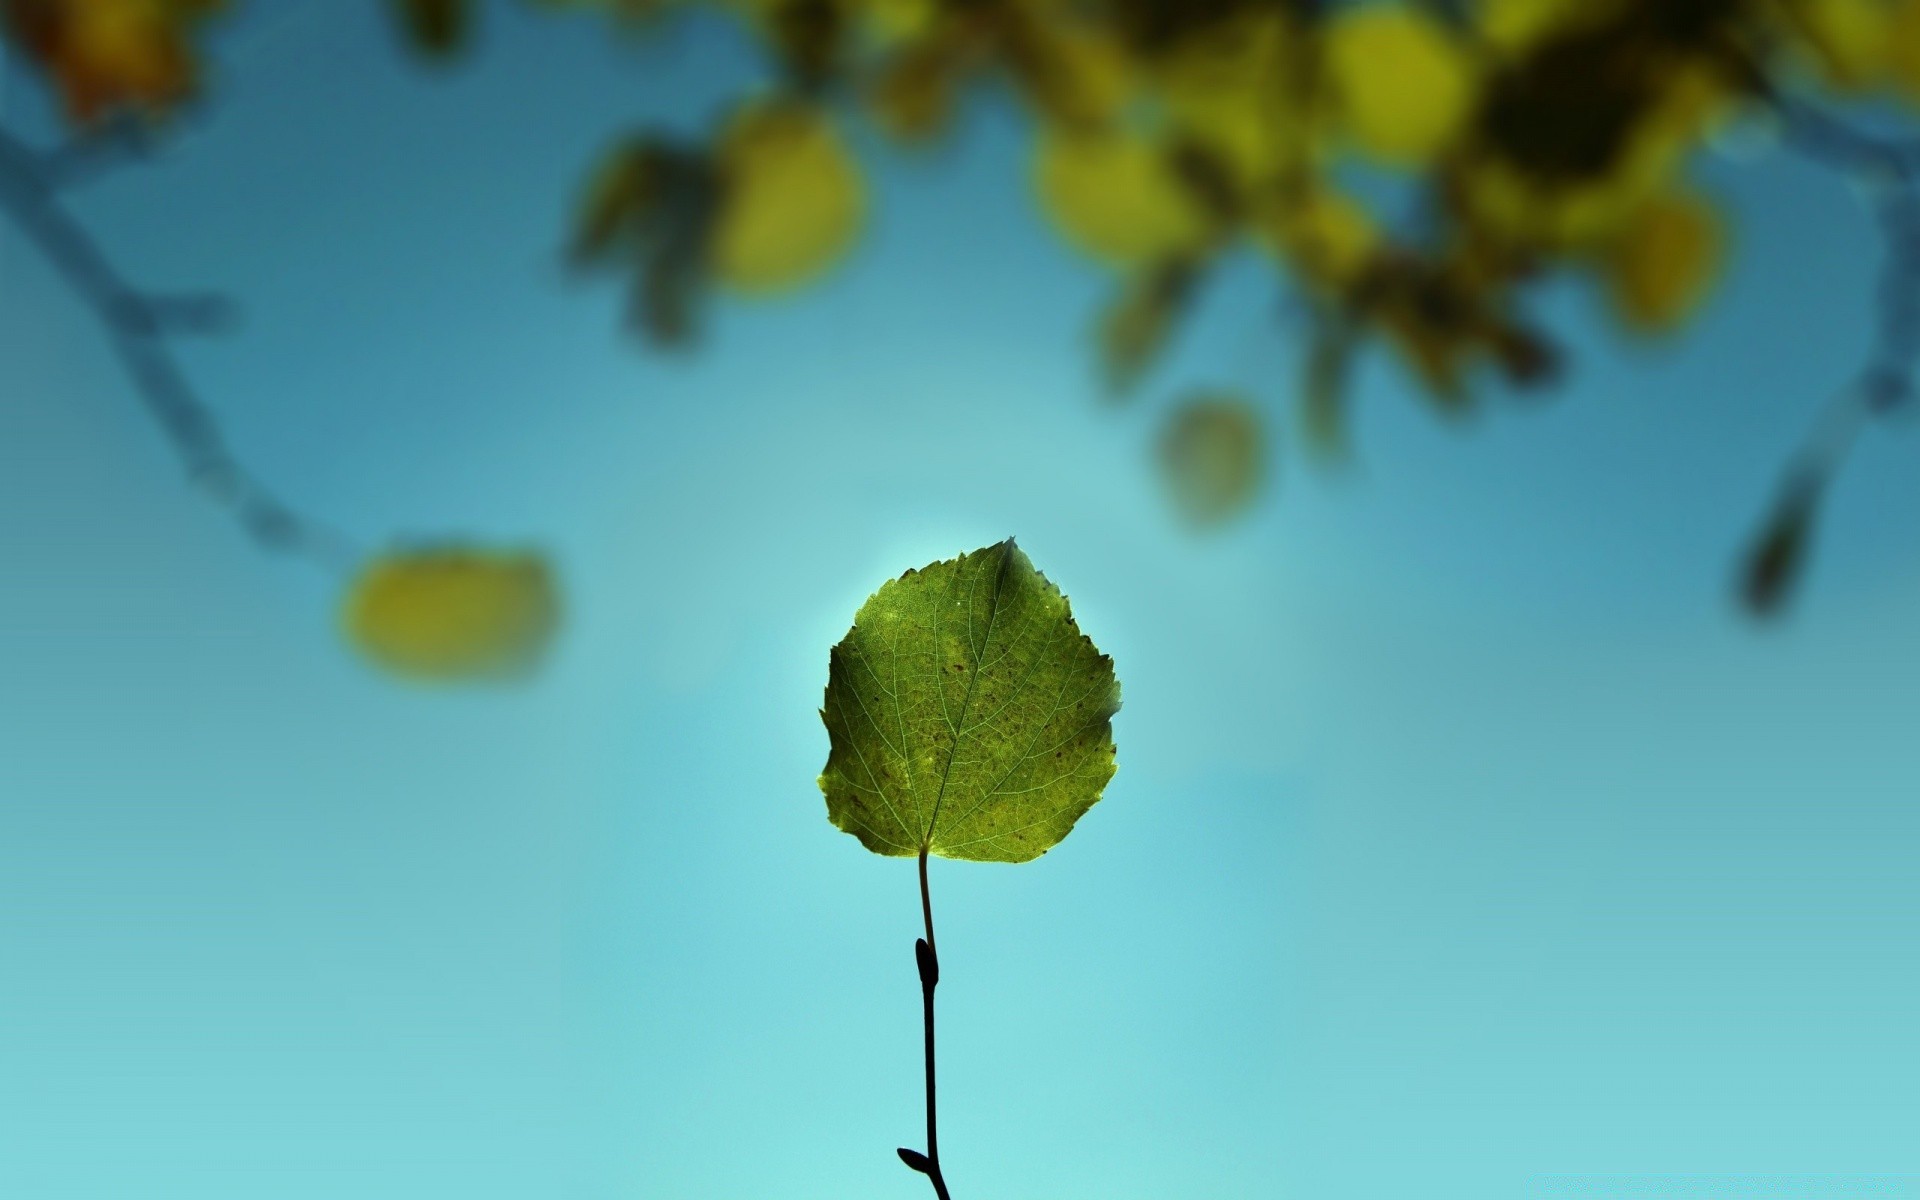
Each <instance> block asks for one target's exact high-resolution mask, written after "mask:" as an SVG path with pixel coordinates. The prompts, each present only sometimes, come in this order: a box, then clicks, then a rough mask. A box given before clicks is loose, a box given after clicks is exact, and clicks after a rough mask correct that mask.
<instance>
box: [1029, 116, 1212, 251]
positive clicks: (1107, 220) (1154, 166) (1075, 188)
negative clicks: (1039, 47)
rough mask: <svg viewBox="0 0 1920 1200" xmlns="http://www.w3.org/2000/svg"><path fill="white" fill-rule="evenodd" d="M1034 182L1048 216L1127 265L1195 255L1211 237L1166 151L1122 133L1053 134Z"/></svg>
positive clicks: (1086, 246)
mask: <svg viewBox="0 0 1920 1200" xmlns="http://www.w3.org/2000/svg"><path fill="white" fill-rule="evenodd" d="M1035 174H1036V179H1037V183H1038V186H1039V189H1040V197H1041V200H1042V201H1043V202H1044V203H1045V205H1046V208H1047V212H1048V213H1049V214H1050V215H1051V216H1052V217H1053V219H1054V221H1056V222H1057V223H1058V224H1059V226H1060V228H1061V229H1062V230H1064V231H1065V232H1066V235H1067V237H1068V238H1069V239H1071V240H1072V241H1073V243H1074V244H1075V245H1077V246H1079V247H1080V248H1081V249H1083V250H1085V251H1086V252H1087V253H1089V254H1092V255H1094V256H1095V257H1098V258H1102V259H1105V260H1107V261H1108V262H1112V263H1116V264H1119V265H1122V266H1132V265H1137V264H1141V263H1147V262H1153V261H1156V260H1160V259H1165V258H1169V257H1176V256H1181V255H1186V254H1190V253H1193V252H1195V251H1197V250H1199V249H1200V248H1201V247H1203V246H1204V245H1205V244H1206V242H1207V241H1208V239H1209V237H1210V236H1211V233H1212V224H1213V223H1212V222H1210V221H1209V220H1208V219H1207V214H1206V212H1205V211H1204V210H1203V209H1202V207H1201V205H1200V203H1199V201H1198V199H1197V197H1196V196H1195V195H1194V194H1193V190H1192V189H1191V188H1190V187H1189V186H1188V185H1187V184H1186V183H1185V182H1184V181H1182V180H1181V179H1180V177H1179V175H1178V174H1177V173H1176V171H1175V169H1174V167H1173V166H1172V164H1171V163H1169V162H1168V161H1167V156H1166V153H1165V151H1164V150H1163V148H1162V147H1161V146H1160V145H1159V144H1158V143H1156V142H1153V141H1151V140H1149V139H1147V138H1145V137H1142V136H1139V135H1135V134H1131V133H1124V132H1119V131H1110V132H1091V131H1088V132H1080V131H1071V130H1065V129H1049V130H1047V131H1045V132H1043V133H1042V134H1041V137H1040V147H1039V159H1038V163H1037V166H1036V171H1035Z"/></svg>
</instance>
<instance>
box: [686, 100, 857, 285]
mask: <svg viewBox="0 0 1920 1200" xmlns="http://www.w3.org/2000/svg"><path fill="white" fill-rule="evenodd" d="M716 158H717V162H718V167H719V171H720V176H721V180H722V183H721V186H722V189H723V192H722V200H721V204H720V211H719V214H718V218H717V221H716V224H715V226H714V230H713V241H712V243H711V246H710V256H711V261H712V266H713V270H714V274H715V275H716V276H717V277H718V278H719V279H720V280H721V281H722V282H724V283H726V284H728V285H729V286H731V287H733V288H735V289H737V290H739V291H743V292H773V291H779V290H782V289H786V288H790V287H794V286H796V285H798V284H801V283H805V282H806V281H807V280H809V279H811V278H813V277H814V276H816V275H818V274H820V273H821V272H822V271H825V270H826V269H827V268H828V267H830V266H832V265H833V264H834V263H835V262H836V261H837V260H838V259H839V258H840V257H841V256H842V255H844V254H845V253H846V252H847V249H848V248H849V247H850V246H851V245H852V244H853V241H854V238H855V236H856V235H858V233H859V232H860V227H861V224H862V222H863V221H864V220H865V217H866V206H867V196H866V184H865V182H864V181H863V180H862V178H861V176H860V167H859V164H857V163H856V162H855V161H854V159H853V155H852V154H851V152H849V151H848V149H847V147H846V144H845V143H844V142H843V141H842V140H841V138H840V135H839V133H838V132H837V131H836V130H835V129H834V128H833V126H832V125H831V124H830V123H829V122H828V121H827V119H826V117H825V116H824V115H823V114H822V113H821V112H819V111H818V110H817V109H815V108H813V107H811V106H809V105H806V104H801V103H798V102H794V101H782V100H769V101H759V102H756V103H753V104H750V105H748V106H746V107H745V108H743V109H742V110H741V111H740V112H739V113H738V114H736V115H735V116H734V118H733V119H732V121H730V122H729V123H728V125H727V128H726V130H725V131H724V132H723V133H722V135H721V138H720V144H719V147H718V149H717V152H716Z"/></svg>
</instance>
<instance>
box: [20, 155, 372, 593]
mask: <svg viewBox="0 0 1920 1200" xmlns="http://www.w3.org/2000/svg"><path fill="white" fill-rule="evenodd" d="M140 136H141V135H127V134H124V133H122V134H119V135H115V136H113V137H111V138H110V139H107V140H98V141H96V140H94V139H92V138H85V139H82V140H81V141H80V142H79V143H76V144H75V145H74V146H73V147H71V148H68V149H63V150H60V151H55V152H52V153H47V152H41V151H37V150H35V149H33V148H31V147H30V146H28V145H27V144H26V143H25V142H23V141H22V140H21V139H20V138H19V137H17V136H16V135H15V134H13V133H12V132H11V131H9V130H5V129H0V210H4V211H5V213H6V214H7V216H8V218H9V219H10V220H11V221H12V222H13V225H14V227H15V228H16V229H18V230H19V231H20V232H21V233H22V234H23V235H25V237H26V238H27V240H28V241H29V242H30V243H32V244H33V245H34V246H35V247H36V248H37V249H38V250H39V251H40V253H41V254H42V256H44V257H45V259H46V260H47V262H48V263H49V264H51V265H52V266H53V268H54V270H55V271H56V272H57V273H58V274H59V276H60V278H61V279H62V280H63V281H64V282H65V283H66V284H67V286H68V287H69V288H71V289H72V291H73V293H74V295H76V296H77V297H78V298H79V299H80V300H81V301H82V302H83V303H84V304H85V305H86V306H87V308H88V309H89V310H91V311H92V313H93V315H94V317H95V318H96V320H98V322H99V324H100V326H101V329H102V331H103V332H104V333H105V335H106V337H107V339H108V341H109V343H110V344H111V345H112V347H113V351H114V354H115V355H116V356H117V357H118V358H119V360H120V363H121V365H122V367H124V368H125V370H126V372H127V375H128V376H129V378H130V379H131V380H132V382H133V384H134V390H135V393H136V394H137V395H138V396H139V398H140V400H141V403H142V404H143V405H144V406H145V408H146V409H147V411H148V413H149V415H151V416H152V417H153V419H154V421H155V423H157V424H158V425H159V427H160V430H161V432H162V433H163V434H165V436H166V438H167V440H168V442H169V443H170V444H171V445H172V446H173V448H174V450H175V452H176V453H177V454H178V455H179V457H180V459H181V461H182V463H183V464H185V466H186V469H187V475H188V478H189V479H190V480H191V481H192V482H193V483H194V484H195V485H196V486H198V487H199V488H200V489H201V490H202V491H203V492H205V493H206V494H207V495H209V496H211V497H212V498H213V499H214V500H216V501H217V502H219V503H220V504H222V505H224V506H225V507H227V508H228V509H229V510H231V511H232V512H233V514H234V515H235V516H236V517H237V518H238V519H239V521H240V523H241V525H242V526H243V527H244V528H245V529H246V531H247V532H248V533H249V534H250V535H251V536H252V537H253V538H254V540H255V541H257V542H259V543H260V544H261V545H263V546H267V547H270V548H273V549H276V550H288V551H293V552H297V553H300V554H304V555H307V556H310V557H312V558H315V559H317V560H319V561H320V562H322V563H324V564H326V565H328V566H330V567H341V566H343V565H345V564H348V563H350V562H352V561H353V559H354V558H356V557H357V554H355V552H354V551H353V550H352V549H351V548H350V547H349V546H348V544H347V542H346V541H345V539H344V538H342V537H341V536H340V535H339V534H337V533H335V532H334V531H333V530H331V529H328V528H326V527H325V526H323V525H320V524H318V523H316V522H315V521H314V520H313V519H312V518H310V517H307V516H305V515H303V514H301V513H299V512H298V511H296V510H295V509H294V508H292V507H291V506H290V505H288V504H286V503H285V502H284V501H282V500H281V499H280V498H279V497H278V496H276V495H275V494H274V493H273V492H272V491H270V490H269V489H268V488H267V487H265V486H264V485H263V484H262V483H260V481H259V480H258V479H256V478H255V477H254V476H253V475H252V474H251V473H250V472H249V471H247V470H246V469H245V468H244V467H243V466H242V465H241V464H240V462H239V461H238V460H237V459H236V458H235V457H234V456H233V454H232V453H231V452H230V451H229V450H228V448H227V444H226V440H225V438H224V436H223V435H222V433H221V431H220V427H219V424H218V422H217V421H216V420H215V418H214V416H213V414H212V412H211V411H210V410H209V409H208V408H207V406H206V404H205V403H203V402H202V401H201V399H200V398H199V396H198V395H197V394H196V393H195V391H194V389H193V386H192V384H190V383H189V382H188V380H187V377H186V375H185V373H184V372H183V371H182V370H181V369H180V365H179V363H178V361H177V360H176V359H175V357H174V354H173V351H172V348H171V345H170V341H171V339H172V338H174V337H176V336H179V335H181V334H192V333H203V332H207V331H210V330H213V329H217V328H221V327H224V326H226V325H229V324H230V323H231V321H232V319H233V307H232V305H231V304H229V303H228V302H227V301H226V300H225V299H224V298H220V297H211V296H184V295H166V294H161V293H157V292H149V291H146V290H144V289H141V288H139V287H136V286H135V285H133V284H132V283H130V282H128V281H127V280H126V278H125V277H124V276H123V275H122V274H121V273H120V272H119V271H118V270H117V269H116V268H115V267H114V266H113V264H112V262H111V261H110V260H109V259H108V258H107V256H106V254H105V253H104V252H103V251H102V250H101V248H100V246H99V244H98V243H97V242H96V241H95V240H94V238H93V236H92V235H91V234H90V233H89V232H88V231H87V229H86V228H85V227H84V226H82V225H81V224H80V222H79V221H78V220H77V219H75V217H74V216H73V214H72V213H71V212H69V211H68V210H67V208H66V207H65V205H64V204H63V203H62V202H61V200H60V197H59V188H60V186H61V185H62V184H63V183H69V182H72V181H73V180H75V179H76V178H79V177H81V176H82V175H83V174H85V173H89V172H90V171H91V170H92V169H94V168H96V167H97V166H98V165H100V164H101V162H102V161H103V159H104V157H105V156H106V155H107V154H108V153H109V152H116V151H117V152H124V151H125V150H127V149H129V148H132V147H136V146H140V145H144V143H143V142H141V141H140V140H139V137H140Z"/></svg>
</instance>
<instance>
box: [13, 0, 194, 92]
mask: <svg viewBox="0 0 1920 1200" xmlns="http://www.w3.org/2000/svg"><path fill="white" fill-rule="evenodd" d="M217 7H218V5H217V4H213V3H206V2H204V0H203V2H197V3H196V2H191V0H4V8H3V9H0V15H3V16H4V17H5V21H6V28H7V32H8V34H9V35H10V36H11V38H12V39H13V40H15V41H16V42H17V43H19V44H20V45H21V46H22V47H23V48H24V49H25V50H26V52H27V53H28V54H29V55H31V56H32V57H33V58H34V59H36V60H37V61H38V62H39V63H40V65H41V66H42V67H43V68H44V69H45V70H46V71H47V72H48V73H49V74H50V75H52V76H53V78H54V79H55V81H56V82H57V83H58V85H59V88H60V92H61V97H62V99H63V101H64V102H65V105H66V110H67V115H68V116H69V117H71V118H72V119H73V120H75V121H78V122H82V123H84V122H89V121H93V120H97V119H99V118H101V117H104V116H106V115H108V114H110V113H112V112H115V111H118V110H145V111H161V110H164V109H166V108H168V107H169V106H171V105H173V104H175V103H177V102H179V101H181V100H183V99H185V98H186V97H187V95H188V94H189V93H191V92H192V90H193V87H194V82H195V78H196V71H197V68H196V64H195V62H194V58H193V53H192V48H191V46H190V45H189V43H188V40H187V38H188V34H189V31H190V29H191V27H192V25H194V24H195V23H196V22H198V21H199V20H200V19H202V18H203V17H205V16H206V15H208V14H209V13H210V12H211V11H212V10H213V9H215V8H217Z"/></svg>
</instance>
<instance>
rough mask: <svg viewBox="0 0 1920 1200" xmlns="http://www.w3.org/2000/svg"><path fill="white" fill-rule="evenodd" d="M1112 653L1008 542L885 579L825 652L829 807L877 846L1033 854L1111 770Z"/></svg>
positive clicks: (1064, 828)
mask: <svg viewBox="0 0 1920 1200" xmlns="http://www.w3.org/2000/svg"><path fill="white" fill-rule="evenodd" d="M1119 707H1120V686H1119V684H1118V683H1116V682H1115V680H1114V677H1113V660H1112V659H1109V658H1108V657H1106V656H1105V655H1103V654H1101V653H1100V651H1099V650H1097V649H1095V648H1094V645H1093V643H1092V642H1091V641H1089V640H1088V639H1087V637H1086V635H1085V634H1083V633H1081V632H1080V628H1079V626H1078V625H1076V624H1075V623H1074V620H1073V613H1072V610H1071V609H1070V608H1069V607H1068V605H1067V599H1066V597H1065V596H1063V595H1061V594H1060V590H1059V589H1058V588H1056V587H1054V586H1053V584H1051V583H1049V582H1048V581H1047V579H1046V577H1045V576H1043V575H1041V574H1040V573H1039V572H1038V571H1036V570H1034V567H1033V563H1032V562H1030V561H1029V560H1028V559H1027V556H1026V555H1025V554H1024V553H1022V552H1021V550H1020V548H1019V547H1018V546H1016V545H1014V543H1013V541H1012V540H1011V539H1009V540H1007V541H1005V542H1001V543H1000V544H998V545H995V546H988V547H986V548H985V549H982V550H976V551H974V552H973V553H971V554H966V555H962V556H961V557H959V558H954V559H948V560H946V561H944V562H937V563H933V564H931V565H929V566H927V567H924V568H922V569H920V570H917V571H908V572H907V573H906V574H905V575H902V576H901V577H900V578H898V579H895V580H892V581H890V582H888V583H884V584H882V585H881V586H880V590H879V591H877V592H875V593H874V594H873V595H872V596H871V597H869V598H868V600H867V602H866V603H865V604H863V605H861V607H860V611H859V613H858V614H857V615H856V616H855V618H854V625H853V628H852V629H850V630H849V631H848V632H847V636H846V637H845V638H844V639H843V640H842V641H841V642H840V644H839V645H837V646H835V647H834V648H833V653H832V655H831V657H830V659H829V666H828V677H827V694H826V707H825V708H824V709H823V710H822V711H821V714H820V716H821V719H822V720H824V721H825V722H826V726H827V733H828V736H829V739H830V741H831V747H830V749H829V751H828V755H827V765H826V769H825V771H824V772H822V774H821V776H820V790H821V791H822V792H824V793H826V798H827V816H828V818H829V819H830V820H831V821H832V822H833V823H834V824H835V825H836V826H838V827H839V828H840V829H842V830H845V831H846V832H848V833H851V834H853V835H854V836H855V837H857V838H859V839H860V842H861V844H863V845H864V846H866V847H867V849H869V850H872V851H874V852H875V853H877V854H890V855H917V854H920V853H921V852H923V851H925V852H930V853H933V854H938V855H942V856H944V857H947V858H964V859H973V860H976V861H981V862H1025V861H1027V860H1028V859H1031V858H1037V857H1039V856H1040V855H1041V854H1044V853H1046V852H1047V850H1048V849H1050V848H1051V847H1052V846H1053V845H1054V844H1055V843H1057V842H1059V841H1060V839H1061V838H1063V837H1065V836H1067V833H1068V831H1069V830H1071V829H1072V828H1073V825H1074V822H1075V821H1077V820H1079V819H1080V816H1081V814H1083V813H1085V812H1086V811H1087V809H1088V808H1090V807H1092V806H1093V804H1094V802H1095V801H1097V800H1098V799H1099V798H1100V793H1101V790H1102V789H1104V788H1105V787H1106V784H1107V780H1108V779H1110V778H1112V776H1113V770H1114V758H1113V727H1112V717H1113V714H1114V713H1115V712H1116V711H1118V709H1119Z"/></svg>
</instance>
